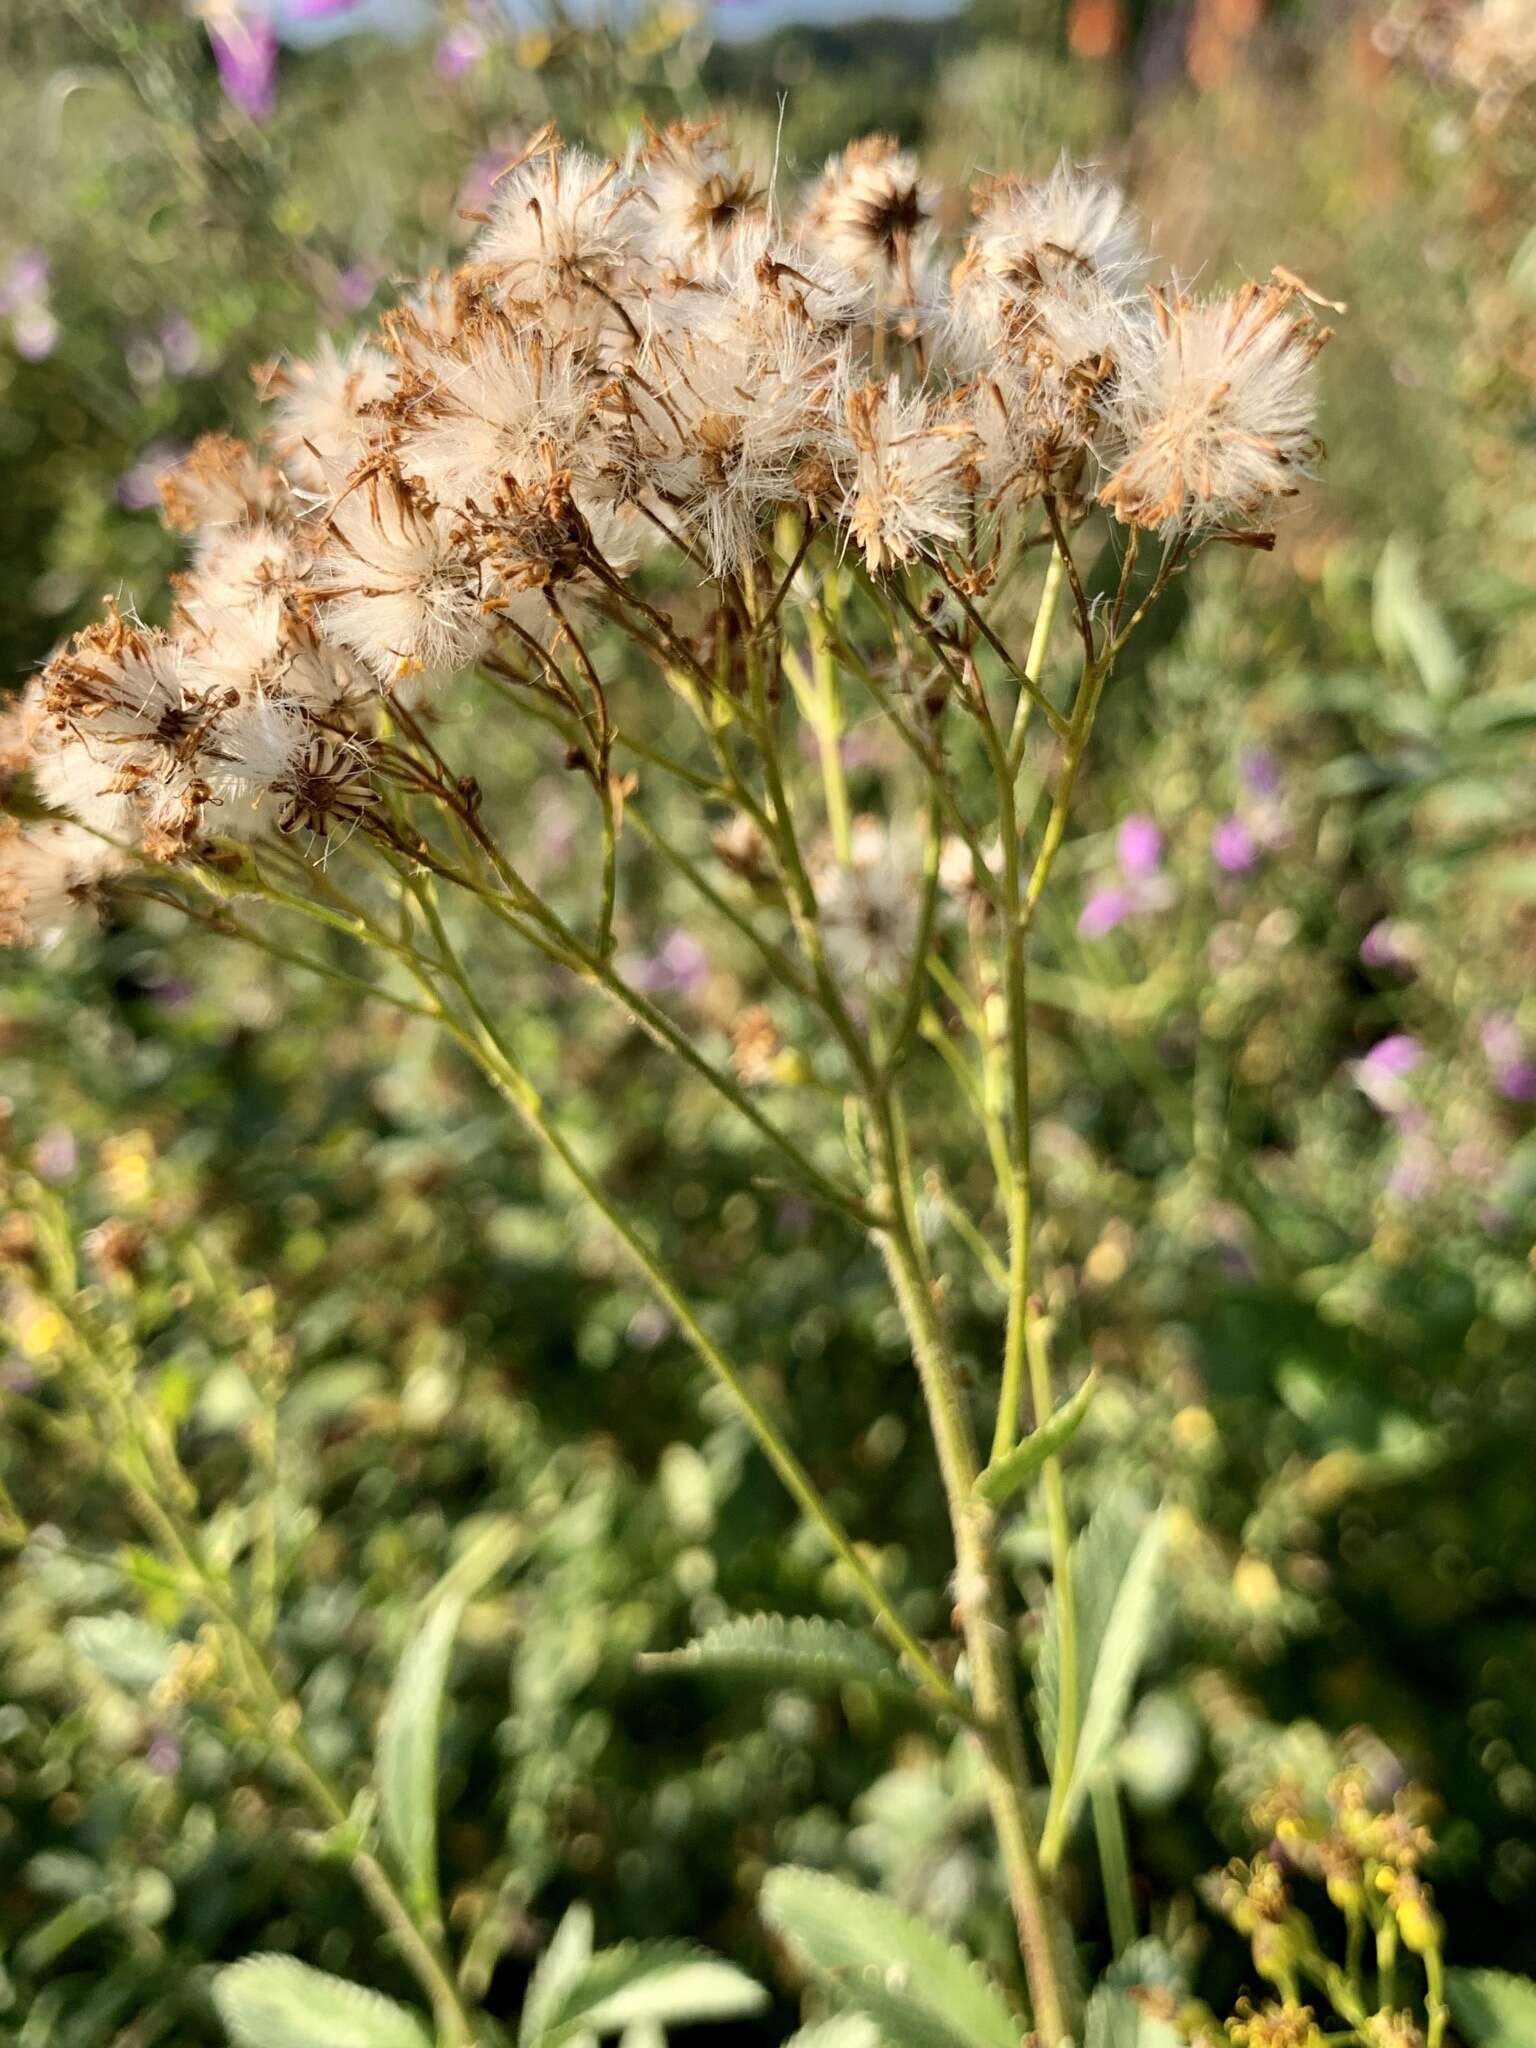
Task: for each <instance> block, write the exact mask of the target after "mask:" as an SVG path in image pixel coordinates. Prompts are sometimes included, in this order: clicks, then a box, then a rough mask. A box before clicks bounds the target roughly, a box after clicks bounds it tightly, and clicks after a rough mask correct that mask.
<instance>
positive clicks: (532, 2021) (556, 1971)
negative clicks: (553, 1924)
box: [517, 1900, 592, 2048]
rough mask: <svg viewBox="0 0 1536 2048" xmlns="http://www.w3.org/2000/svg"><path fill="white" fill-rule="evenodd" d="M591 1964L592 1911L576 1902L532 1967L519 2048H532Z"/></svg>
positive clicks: (520, 2023) (518, 2031)
mask: <svg viewBox="0 0 1536 2048" xmlns="http://www.w3.org/2000/svg"><path fill="white" fill-rule="evenodd" d="M591 1960H592V1908H591V1907H590V1906H584V1905H582V1904H581V1902H580V1901H579V1900H578V1901H577V1903H576V1904H575V1905H574V1906H572V1907H571V1908H570V1909H569V1911H568V1912H567V1913H566V1916H565V1918H564V1919H563V1920H562V1921H561V1922H560V1925H559V1926H558V1927H557V1928H556V1929H555V1931H554V1934H553V1935H552V1936H551V1938H550V1943H549V1946H548V1948H546V1949H545V1951H544V1953H543V1955H541V1956H540V1957H539V1960H538V1961H537V1963H535V1964H534V1967H533V1975H532V1976H531V1977H530V1978H529V1980H528V1989H527V1991H526V1992H525V1993H524V1994H523V2011H522V2017H521V2018H520V2019H519V2021H518V2024H517V2042H518V2048H534V2043H535V2042H536V2041H537V2040H538V2039H539V2037H540V2035H541V2034H542V2033H543V2032H544V2030H545V2028H546V2027H547V2026H548V2025H549V2023H550V2019H551V2017H552V2016H553V2014H554V2013H556V2012H557V2011H558V2010H559V2009H560V2007H561V2005H563V2003H564V2002H565V2000H566V1998H567V1997H568V1996H569V1995H570V1993H571V1991H572V1990H573V1989H574V1987H575V1986H576V1984H578V1983H579V1982H580V1980H581V1974H582V1972H583V1971H584V1970H585V1969H586V1967H587V1964H588V1963H589V1962H590V1961H591Z"/></svg>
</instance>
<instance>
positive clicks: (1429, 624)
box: [1371, 533, 1465, 703]
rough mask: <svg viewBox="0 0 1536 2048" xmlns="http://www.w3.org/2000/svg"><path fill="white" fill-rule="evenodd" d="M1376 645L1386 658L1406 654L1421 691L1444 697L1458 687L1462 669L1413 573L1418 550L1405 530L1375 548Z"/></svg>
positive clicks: (1416, 571)
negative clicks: (1377, 557) (1377, 552)
mask: <svg viewBox="0 0 1536 2048" xmlns="http://www.w3.org/2000/svg"><path fill="white" fill-rule="evenodd" d="M1371 624H1372V629H1373V631H1374V633H1375V636H1376V644H1377V646H1378V647H1379V648H1380V649H1381V651H1382V653H1383V654H1384V655H1385V656H1386V657H1387V659H1388V660H1389V661H1392V660H1399V659H1406V660H1407V661H1409V662H1411V663H1412V665H1413V667H1414V668H1415V669H1417V670H1418V674H1419V680H1420V682H1421V683H1422V684H1423V685H1424V688H1425V691H1426V692H1427V694H1428V695H1429V696H1431V697H1433V698H1435V699H1436V700H1437V701H1439V702H1442V703H1444V702H1448V701H1449V700H1451V699H1452V698H1454V697H1456V696H1458V695H1459V694H1460V692H1461V687H1462V683H1463V681H1464V678H1465V668H1464V665H1463V662H1462V658H1461V655H1460V652H1459V651H1458V649H1457V646H1456V642H1455V641H1454V640H1453V639H1452V637H1451V633H1450V628H1449V627H1448V626H1447V625H1446V623H1445V620H1444V619H1443V618H1442V617H1441V615H1440V613H1439V611H1438V610H1437V609H1436V607H1435V605H1434V604H1433V603H1432V602H1431V600H1430V598H1429V596H1428V594H1427V593H1426V591H1425V589H1424V585H1423V583H1422V581H1421V579H1420V576H1419V554H1418V549H1417V548H1416V546H1415V545H1414V543H1413V542H1412V541H1411V540H1410V539H1409V538H1408V536H1407V535H1406V534H1401V533H1394V534H1393V535H1392V536H1391V538H1390V539H1389V540H1388V541H1387V544H1386V546H1385V547H1384V548H1383V549H1382V551H1381V558H1380V560H1379V561H1378V563H1377V565H1376V577H1375V582H1374V585H1373V588H1372V593H1371Z"/></svg>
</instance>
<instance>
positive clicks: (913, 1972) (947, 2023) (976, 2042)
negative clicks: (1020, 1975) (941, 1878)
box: [759, 1868, 1022, 2048]
mask: <svg viewBox="0 0 1536 2048" xmlns="http://www.w3.org/2000/svg"><path fill="white" fill-rule="evenodd" d="M759 1905H760V1908H761V1911H762V1914H763V1917H764V1919H765V1920H766V1921H767V1922H768V1924H769V1926H770V1927H773V1928H774V1929H776V1930H777V1931H778V1932H779V1933H780V1934H782V1935H783V1936H784V1937H785V1939H786V1940H787V1941H788V1942H789V1944H790V1946H791V1947H792V1948H793V1949H794V1950H795V1951H796V1953H797V1954H798V1955H799V1956H801V1957H802V1958H803V1960H804V1961H805V1962H806V1963H807V1964H808V1965H809V1967H810V1968H811V1969H812V1970H814V1971H815V1973H816V1974H817V1976H818V1977H820V1978H821V1979H822V1981H823V1982H824V1983H825V1984H826V1985H827V1986H828V1987H829V1988H830V1989H831V1990H833V1991H834V1992H835V1993H836V1994H837V1995H838V1996H839V1997H840V1998H841V1999H843V2001H844V2002H845V2003H846V2004H847V2005H849V2006H851V2007H852V2008H853V2010H854V2011H855V2012H859V2013H862V2014H863V2015H864V2016H865V2017H866V2018H867V2019H868V2020H870V2021H872V2022H873V2024H874V2026H875V2027H876V2028H877V2029H878V2030H879V2033H880V2036H881V2039H882V2040H883V2041H885V2042H886V2043H887V2044H888V2048H1019V2038H1020V2034H1021V2031H1022V2030H1021V2028H1020V2025H1019V2022H1018V2021H1017V2020H1016V2019H1015V2018H1014V2016H1013V2014H1012V2013H1011V2012H1010V2011H1009V2009H1008V2007H1007V2005H1006V2004H1005V2003H1004V2001H1003V1997H1002V1994H1001V1993H1000V1992H999V1991H998V1990H997V1988H996V1986H995V1985H994V1984H993V1983H992V1982H991V1980H990V1978H989V1977H988V1976H987V1975H986V1973H985V1971H984V1970H983V1969H982V1968H981V1965H980V1964H979V1963H977V1962H976V1961H974V1960H973V1958H972V1957H970V1956H968V1955H967V1954H966V1952H965V1951H964V1949H961V1948H957V1947H956V1946H955V1945H954V1944H953V1943H952V1942H949V1941H946V1940H945V1939H944V1937H943V1936H942V1935H941V1934H939V1933H937V1932H936V1931H935V1930H934V1929H933V1928H932V1927H930V1926H929V1925H928V1923H927V1922H926V1921H924V1920H919V1919H918V1918H917V1917H916V1916H915V1915H914V1914H912V1913H909V1912H907V1911H906V1910H905V1908H904V1907H901V1906H898V1905H897V1904H896V1903H895V1901H894V1900H891V1899H886V1898H881V1897H880V1896H879V1895H878V1894H877V1893H875V1892H866V1891H861V1890H859V1889H858V1887H857V1886H855V1885H851V1884H845V1883H844V1882H843V1881H842V1880H841V1879H840V1878H836V1877H829V1876H827V1875H826V1874H825V1873H823V1872H822V1871H819V1870H798V1869H793V1868H788V1869H781V1870H774V1871H771V1872H770V1873H769V1875H768V1878H767V1881H766V1882H765V1884H764V1885H763V1889H762V1893H761V1896H760V1899H759Z"/></svg>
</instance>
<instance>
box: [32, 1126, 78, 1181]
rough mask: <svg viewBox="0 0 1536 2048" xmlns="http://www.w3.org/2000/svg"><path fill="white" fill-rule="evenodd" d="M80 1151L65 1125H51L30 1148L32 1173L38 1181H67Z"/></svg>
mask: <svg viewBox="0 0 1536 2048" xmlns="http://www.w3.org/2000/svg"><path fill="white" fill-rule="evenodd" d="M79 1156H80V1149H79V1147H78V1146H77V1145H76V1143H75V1134H74V1132H73V1131H72V1130H70V1128H69V1126H68V1125H67V1124H53V1125H50V1127H49V1128H48V1129H47V1130H46V1131H44V1133H43V1135H42V1136H41V1137H40V1138H39V1139H38V1141H37V1143H36V1144H35V1145H34V1146H33V1147H32V1171H33V1172H34V1173H35V1174H36V1175H37V1177H38V1179H39V1180H68V1179H69V1176H70V1175H71V1174H72V1173H73V1172H74V1170H75V1164H76V1162H77V1160H78V1159H79Z"/></svg>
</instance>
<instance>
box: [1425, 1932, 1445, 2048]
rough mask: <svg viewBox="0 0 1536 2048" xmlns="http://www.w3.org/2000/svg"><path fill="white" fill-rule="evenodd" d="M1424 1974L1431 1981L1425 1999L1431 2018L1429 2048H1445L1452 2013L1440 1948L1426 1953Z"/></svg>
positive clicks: (1427, 2011)
mask: <svg viewBox="0 0 1536 2048" xmlns="http://www.w3.org/2000/svg"><path fill="white" fill-rule="evenodd" d="M1424 1972H1425V1975H1426V1977H1427V1978H1428V1980H1429V1982H1428V1989H1427V1991H1426V1993H1425V1999H1424V2007H1425V2011H1426V2013H1427V2014H1428V2016H1429V2040H1428V2043H1427V2048H1443V2043H1444V2041H1445V2029H1446V2023H1447V2021H1448V2020H1449V2019H1450V2017H1451V2012H1450V2007H1449V2006H1448V2005H1447V2004H1446V2002H1445V1961H1444V1958H1443V1957H1442V1955H1441V1953H1440V1950H1439V1949H1438V1948H1431V1949H1429V1950H1427V1951H1426V1953H1425V1956H1424Z"/></svg>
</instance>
